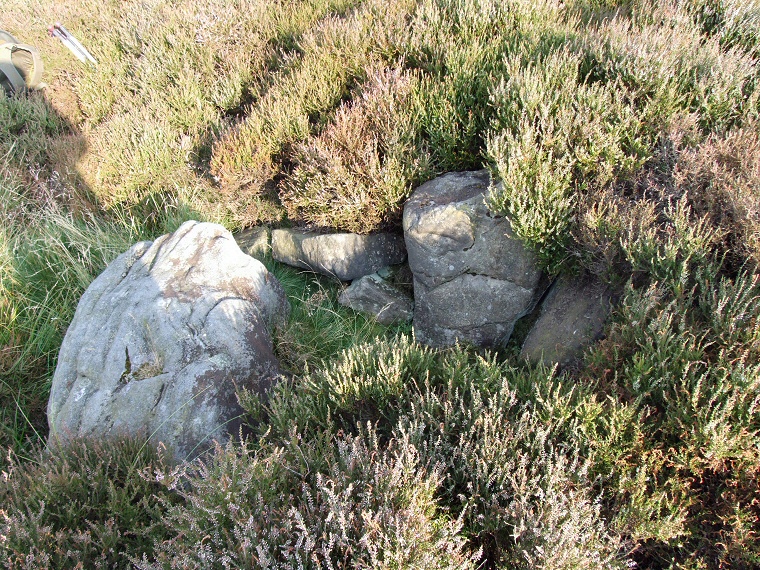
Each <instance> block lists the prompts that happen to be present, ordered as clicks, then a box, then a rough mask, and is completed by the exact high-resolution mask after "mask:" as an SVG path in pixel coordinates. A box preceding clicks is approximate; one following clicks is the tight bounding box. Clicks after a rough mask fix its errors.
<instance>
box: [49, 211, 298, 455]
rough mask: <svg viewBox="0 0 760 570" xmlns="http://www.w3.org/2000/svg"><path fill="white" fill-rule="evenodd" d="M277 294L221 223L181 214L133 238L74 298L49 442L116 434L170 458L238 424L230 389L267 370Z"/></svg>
mask: <svg viewBox="0 0 760 570" xmlns="http://www.w3.org/2000/svg"><path fill="white" fill-rule="evenodd" d="M287 311H288V305H287V301H286V300H285V296H284V293H283V291H282V288H281V286H280V284H279V282H278V281H277V280H276V279H275V278H274V277H273V276H272V275H271V274H269V273H268V271H267V270H266V268H264V266H263V265H262V264H261V263H260V262H258V261H257V260H255V259H253V258H252V257H249V256H247V255H245V254H244V253H242V252H241V251H240V249H239V248H238V246H237V245H236V243H235V241H234V239H233V237H232V235H231V234H230V233H229V232H228V231H227V230H225V229H224V228H223V227H222V226H218V225H215V224H205V223H197V222H187V223H185V224H183V225H182V227H180V228H179V229H178V230H177V231H176V232H175V233H173V234H169V235H165V236H162V237H160V238H158V239H157V240H156V241H154V242H152V243H151V242H142V243H138V244H136V245H134V246H133V247H132V248H130V249H129V250H128V251H127V252H126V253H124V254H122V255H121V256H119V257H118V258H117V259H116V260H115V261H114V262H113V263H111V264H110V265H109V266H108V267H107V268H106V270H105V271H104V272H103V273H102V274H101V275H100V276H99V277H98V278H97V279H95V281H93V283H92V284H91V285H90V287H88V289H87V291H85V293H84V295H83V296H82V298H81V300H80V302H79V305H78V307H77V310H76V314H75V316H74V319H73V321H72V323H71V326H70V327H69V329H68V332H67V333H66V336H65V338H64V341H63V345H62V346H61V351H60V354H59V358H58V367H57V368H56V371H55V375H54V377H53V383H52V388H51V393H50V400H49V402H48V421H49V423H50V434H51V439H52V440H54V441H56V442H60V443H65V441H66V440H68V439H70V438H76V437H98V438H102V437H109V436H118V435H122V434H131V435H141V436H149V437H150V438H151V440H152V441H153V442H155V443H157V442H159V441H160V442H163V443H164V444H166V445H167V446H168V447H169V448H170V449H171V450H172V451H173V453H174V455H175V457H176V458H177V459H184V458H186V457H189V456H193V455H195V454H197V453H199V452H200V451H202V450H203V449H204V448H205V447H206V446H208V445H210V443H211V441H212V440H213V439H217V440H222V441H223V440H224V439H226V437H227V434H228V433H237V431H238V429H239V427H240V421H239V419H238V418H239V416H240V414H241V412H242V410H241V409H240V407H239V405H238V402H237V399H236V394H235V388H236V386H240V387H247V388H248V389H249V390H251V391H253V392H258V393H262V392H263V391H264V390H265V389H266V388H268V387H269V386H270V385H271V384H272V383H273V382H274V381H275V379H276V378H277V376H278V374H279V366H278V363H277V360H276V359H275V357H274V355H273V352H272V341H271V338H270V334H269V329H270V328H271V327H272V326H274V325H276V324H277V323H278V322H279V321H281V320H283V319H284V318H286V315H287Z"/></svg>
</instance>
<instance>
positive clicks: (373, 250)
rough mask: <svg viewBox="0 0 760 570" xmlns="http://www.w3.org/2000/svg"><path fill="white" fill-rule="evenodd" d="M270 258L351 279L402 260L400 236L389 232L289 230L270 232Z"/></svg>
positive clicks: (403, 255)
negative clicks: (312, 231) (361, 233)
mask: <svg viewBox="0 0 760 570" xmlns="http://www.w3.org/2000/svg"><path fill="white" fill-rule="evenodd" d="M272 257H274V258H275V259H276V260H277V261H280V262H282V263H286V264H288V265H292V266H294V267H302V268H304V269H309V270H311V271H314V272H317V273H322V274H324V275H329V276H331V277H337V278H338V279H340V280H341V281H353V280H354V279H358V278H359V277H363V276H365V275H370V274H372V273H375V272H376V271H377V270H379V269H382V268H383V267H387V266H389V265H397V264H399V263H403V261H404V260H405V259H406V250H405V249H404V238H403V237H402V236H400V235H396V234H391V233H377V234H371V235H359V234H351V233H336V234H318V233H310V232H302V231H298V230H292V229H278V230H274V231H273V232H272Z"/></svg>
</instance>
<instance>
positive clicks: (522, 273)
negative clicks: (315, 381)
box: [403, 170, 542, 346]
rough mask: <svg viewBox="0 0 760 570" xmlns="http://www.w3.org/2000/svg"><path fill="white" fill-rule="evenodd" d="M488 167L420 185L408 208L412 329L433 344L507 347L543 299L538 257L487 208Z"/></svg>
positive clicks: (406, 235) (405, 223)
mask: <svg viewBox="0 0 760 570" xmlns="http://www.w3.org/2000/svg"><path fill="white" fill-rule="evenodd" d="M489 184H490V179H489V175H488V172H487V171H485V170H483V171H478V172H454V173H449V174H445V175H443V176H440V177H438V178H436V179H434V180H431V181H429V182H427V183H425V184H423V185H422V186H420V187H419V188H417V189H416V190H415V191H414V192H413V193H412V195H411V197H410V198H409V200H408V201H407V203H406V205H405V206H404V218H403V226H404V238H405V240H406V247H407V252H408V255H409V267H410V268H411V270H412V273H413V274H414V301H415V313H414V332H415V336H416V338H417V340H419V341H420V342H423V343H425V344H429V345H432V346H445V345H451V344H454V343H456V342H457V341H465V342H470V343H473V344H475V345H478V346H502V345H504V344H506V342H507V340H508V339H509V336H510V335H511V334H512V330H513V328H514V324H515V322H516V321H517V319H519V318H520V317H522V316H523V315H525V314H526V313H528V312H530V310H531V309H532V307H533V306H534V303H535V300H536V299H537V298H538V297H539V296H540V292H539V290H538V289H539V287H540V285H541V283H542V273H541V271H540V269H539V268H538V265H537V263H536V258H535V255H534V254H533V253H532V252H531V251H529V250H528V249H527V248H525V246H523V244H522V242H521V241H520V240H519V239H517V238H516V237H515V236H514V234H513V232H512V226H511V224H510V223H509V220H508V219H507V218H499V217H494V216H491V215H490V213H489V212H488V208H487V207H486V205H485V195H486V192H487V190H488V187H489Z"/></svg>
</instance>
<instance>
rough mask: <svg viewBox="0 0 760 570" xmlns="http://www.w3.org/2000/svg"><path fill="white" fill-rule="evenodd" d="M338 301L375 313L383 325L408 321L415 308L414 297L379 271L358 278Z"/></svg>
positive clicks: (353, 307)
mask: <svg viewBox="0 0 760 570" xmlns="http://www.w3.org/2000/svg"><path fill="white" fill-rule="evenodd" d="M338 302H339V303H340V304H341V305H343V306H346V307H349V308H351V309H353V310H355V311H359V312H362V313H368V314H370V315H373V316H374V317H375V318H376V319H377V322H379V323H380V324H383V325H391V324H397V323H408V322H409V321H411V320H412V315H413V310H414V302H413V301H412V299H411V298H410V297H409V296H408V295H406V294H405V293H403V292H402V291H400V290H398V289H397V288H395V287H393V286H392V285H391V284H390V283H388V282H387V281H385V280H384V279H383V278H382V277H381V276H380V275H379V274H377V273H374V274H372V275H365V276H364V277H360V278H359V279H356V280H355V281H354V282H353V283H351V285H349V286H348V287H347V288H346V289H345V290H344V291H343V292H342V293H341V294H340V297H339V298H338Z"/></svg>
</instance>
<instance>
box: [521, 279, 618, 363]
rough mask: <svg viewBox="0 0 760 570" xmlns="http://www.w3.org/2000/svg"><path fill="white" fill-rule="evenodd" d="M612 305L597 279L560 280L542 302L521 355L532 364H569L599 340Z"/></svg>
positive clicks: (608, 295)
mask: <svg viewBox="0 0 760 570" xmlns="http://www.w3.org/2000/svg"><path fill="white" fill-rule="evenodd" d="M611 303H612V301H611V295H610V291H609V290H608V288H607V287H606V286H605V285H604V283H602V282H601V281H599V280H598V279H596V278H592V277H589V276H583V277H569V276H563V277H560V278H559V279H558V280H557V281H556V282H555V283H554V284H553V285H552V287H551V289H550V290H549V292H548V293H547V294H546V297H545V298H544V300H543V302H542V303H541V312H540V314H539V317H538V320H537V321H536V322H535V323H534V325H533V327H532V328H531V329H530V332H529V333H528V336H527V337H526V338H525V342H524V343H523V346H522V351H521V354H522V356H523V357H524V358H527V359H529V360H531V361H533V362H538V361H541V360H542V361H543V362H545V363H547V364H555V363H558V364H569V363H570V362H572V360H574V359H575V358H577V357H578V356H580V354H581V352H582V350H583V348H584V347H585V346H587V345H588V344H589V343H591V342H592V341H594V340H596V339H598V338H599V337H601V335H602V332H603V331H604V324H605V321H606V319H607V316H608V315H609V313H610V308H611Z"/></svg>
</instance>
